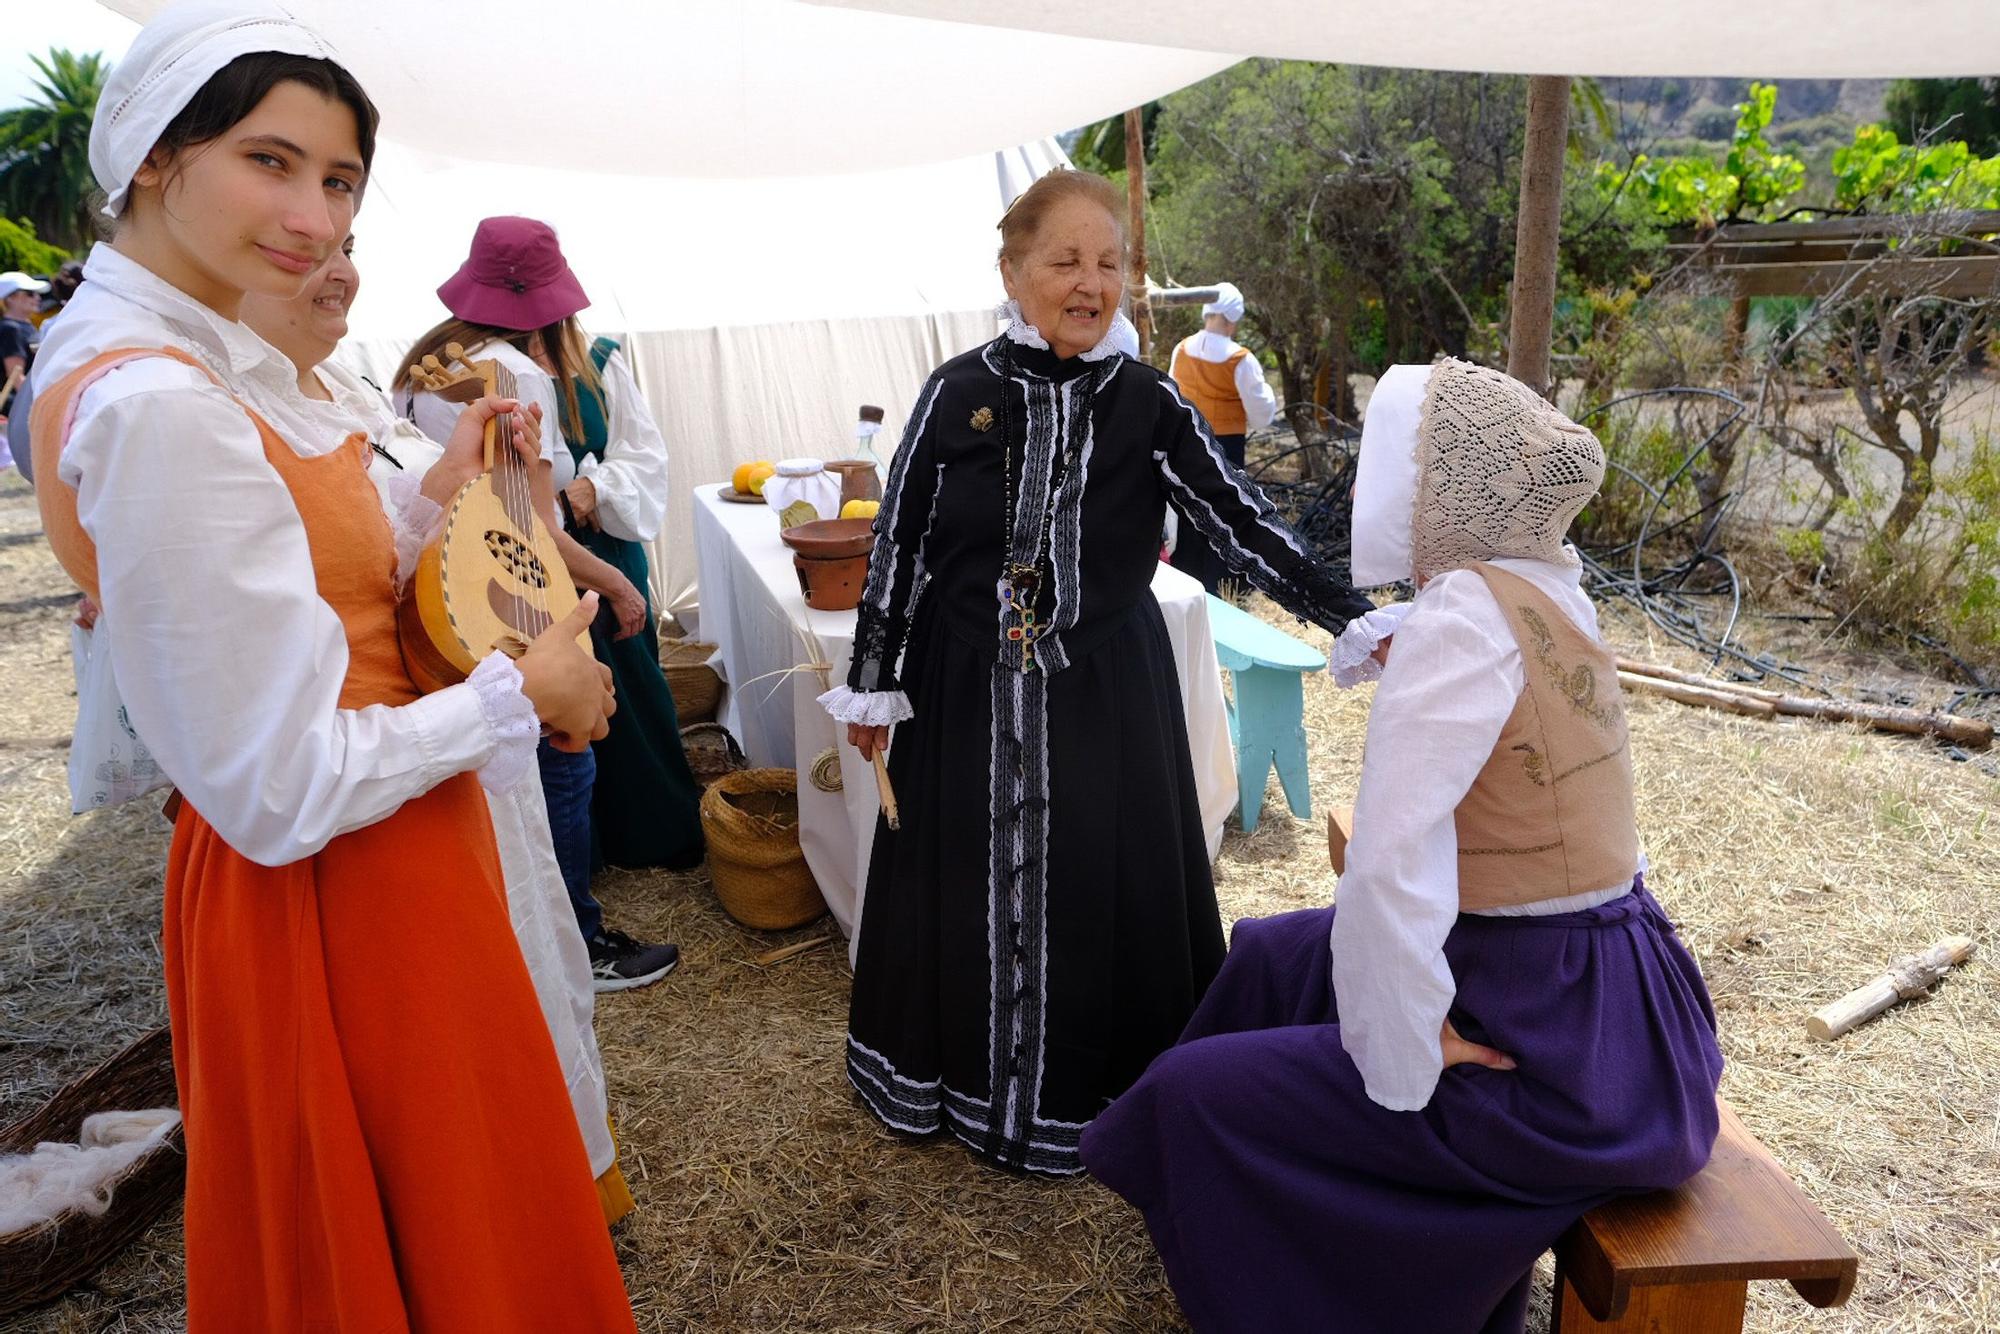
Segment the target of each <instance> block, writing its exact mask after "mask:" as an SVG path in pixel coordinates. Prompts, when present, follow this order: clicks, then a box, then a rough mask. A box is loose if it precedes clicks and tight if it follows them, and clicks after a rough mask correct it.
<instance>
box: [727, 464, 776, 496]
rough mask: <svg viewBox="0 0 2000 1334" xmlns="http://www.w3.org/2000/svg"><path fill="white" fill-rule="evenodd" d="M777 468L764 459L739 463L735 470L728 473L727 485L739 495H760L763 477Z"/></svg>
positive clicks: (762, 490) (762, 488) (761, 493)
mask: <svg viewBox="0 0 2000 1334" xmlns="http://www.w3.org/2000/svg"><path fill="white" fill-rule="evenodd" d="M777 471H778V470H777V469H776V468H775V467H773V466H772V465H771V464H770V463H769V462H768V461H766V460H764V459H757V460H755V461H754V462H750V463H739V464H737V465H736V471H735V472H733V473H731V474H729V485H730V486H731V487H733V488H735V491H736V494H737V495H739V496H761V495H763V494H764V479H765V478H766V477H770V476H771V475H772V474H774V473H776V472H777Z"/></svg>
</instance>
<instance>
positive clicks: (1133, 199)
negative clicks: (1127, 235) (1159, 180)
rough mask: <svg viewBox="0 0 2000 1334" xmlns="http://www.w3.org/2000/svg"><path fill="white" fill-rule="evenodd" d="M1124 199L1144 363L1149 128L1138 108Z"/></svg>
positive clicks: (1131, 119)
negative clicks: (1147, 143)
mask: <svg viewBox="0 0 2000 1334" xmlns="http://www.w3.org/2000/svg"><path fill="white" fill-rule="evenodd" d="M1125 197H1126V206H1127V208H1128V210H1129V211H1130V214H1131V231H1132V276H1131V279H1130V281H1131V284H1132V324H1133V326H1134V327H1135V328H1137V329H1138V331H1139V357H1140V359H1141V360H1144V359H1145V358H1147V357H1150V356H1151V355H1153V303H1152V302H1151V301H1150V300H1149V299H1148V298H1147V296H1146V127H1145V119H1144V117H1142V116H1141V115H1140V114H1139V108H1137V107H1133V108H1132V109H1131V110H1130V111H1127V112H1126V113H1125Z"/></svg>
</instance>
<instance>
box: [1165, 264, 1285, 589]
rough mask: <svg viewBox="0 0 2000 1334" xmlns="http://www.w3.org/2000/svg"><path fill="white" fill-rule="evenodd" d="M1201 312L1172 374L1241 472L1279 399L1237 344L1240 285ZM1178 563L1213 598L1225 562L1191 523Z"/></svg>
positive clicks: (1223, 288)
mask: <svg viewBox="0 0 2000 1334" xmlns="http://www.w3.org/2000/svg"><path fill="white" fill-rule="evenodd" d="M1201 313H1202V327H1201V331H1200V332H1199V333H1194V334H1190V335H1189V336H1188V337H1187V338H1185V339H1183V340H1182V341H1181V342H1180V343H1179V344H1178V345H1177V346H1176V347H1175V348H1174V359H1173V362H1172V364H1171V369H1170V370H1169V371H1168V374H1170V375H1171V376H1173V380H1174V383H1175V384H1177V385H1179V386H1180V390H1181V393H1183V394H1185V395H1186V396H1187V398H1188V400H1189V401H1190V402H1192V403H1193V404H1194V405H1195V407H1196V408H1198V409H1200V411H1201V415H1202V416H1203V417H1205V418H1207V419H1208V425H1209V429H1211V430H1212V431H1214V432H1215V443H1216V444H1217V445H1218V446H1220V447H1221V449H1222V453H1223V456H1224V457H1225V458H1226V459H1228V460H1229V462H1230V463H1231V464H1233V465H1235V467H1237V468H1239V469H1240V468H1242V466H1243V439H1244V436H1245V435H1247V434H1248V433H1249V432H1251V431H1254V430H1257V429H1258V428H1259V427H1263V426H1269V425H1270V424H1271V419H1272V418H1273V417H1275V416H1277V415H1278V399H1277V395H1275V394H1273V393H1272V392H1271V386H1270V385H1269V384H1267V383H1266V382H1265V380H1264V367H1263V365H1262V364H1261V363H1260V362H1259V361H1258V360H1257V358H1256V356H1255V355H1254V354H1253V353H1252V352H1251V351H1250V349H1249V348H1247V347H1244V346H1243V345H1242V344H1240V343H1238V342H1237V341H1236V337H1235V335H1236V326H1237V324H1238V323H1239V322H1240V321H1241V320H1242V318H1243V293H1241V292H1239V291H1237V290H1236V285H1235V284H1234V283H1217V284H1216V294H1215V300H1213V301H1211V302H1209V303H1208V304H1207V305H1205V306H1203V307H1202V308H1201ZM1173 564H1174V568H1176V569H1178V570H1182V571H1185V572H1186V573H1188V574H1191V575H1193V576H1194V577H1195V578H1197V579H1199V580H1201V582H1202V586H1203V587H1204V588H1206V589H1208V591H1209V592H1211V593H1213V592H1214V591H1215V586H1216V584H1217V582H1218V581H1220V579H1221V578H1222V574H1223V564H1222V559H1221V557H1219V556H1217V555H1216V554H1215V551H1214V549H1213V548H1212V547H1210V546H1209V544H1208V542H1207V541H1206V540H1205V539H1204V538H1203V537H1202V536H1201V534H1200V533H1198V532H1196V531H1195V529H1194V525H1193V524H1189V523H1182V524H1181V526H1180V538H1179V541H1178V542H1177V543H1176V544H1175V546H1174V554H1173Z"/></svg>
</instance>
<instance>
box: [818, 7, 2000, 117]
mask: <svg viewBox="0 0 2000 1334" xmlns="http://www.w3.org/2000/svg"><path fill="white" fill-rule="evenodd" d="M811 3H814V4H819V5H825V6H829V7H838V8H843V9H847V10H850V11H856V10H867V11H870V12H876V13H883V14H896V15H903V16H908V17H920V18H931V19H951V20H955V21H958V22H962V23H967V24H983V25H992V26H993V27H994V28H996V29H1002V30H1009V31H1014V32H1035V33H1043V34H1052V35H1054V34H1060V35H1063V36H1068V37H1077V38H1093V39H1102V38H1131V37H1138V38H1143V39H1144V40H1145V41H1147V42H1153V43H1158V44H1160V45H1163V46H1177V47H1183V48H1185V49H1187V50H1189V51H1213V50H1216V49H1218V48H1220V49H1223V50H1228V51H1234V52H1236V53H1237V54H1238V55H1244V56H1274V57H1279V58H1284V59H1292V60H1326V61H1337V62H1341V63H1346V64H1358V65H1400V66H1407V67H1410V68H1415V69H1444V70H1483V71H1487V72H1492V73H1510V74H1591V75H1634V76H1637V75H1675V76H1687V75H1713V76H1719V77H1763V78H1885V77H1890V76H1901V77H1912V78H1914V77H1947V76H1959V75H1976V74H1993V73H1996V72H2000V3H1996V0H1751V2H1748V3H1746V0H1671V2H1670V3H1665V4H1660V3H1653V4H1638V3H1633V2H1632V0H1507V3H1493V0H1401V2H1400V3H1398V4H1394V5H1383V4H1380V3H1377V0H1251V2H1250V3H1239V4H1234V5H1227V6H1221V7H1218V6H1217V5H1216V4H1214V3H1213V0H1130V2H1129V3H1125V4H1097V5H1082V4H1077V3H1076V0H811ZM1135 105H1136V104H1135Z"/></svg>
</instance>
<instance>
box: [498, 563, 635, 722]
mask: <svg viewBox="0 0 2000 1334" xmlns="http://www.w3.org/2000/svg"><path fill="white" fill-rule="evenodd" d="M596 615H597V594H595V593H585V594H584V595H583V597H582V598H580V599H579V600H578V601H577V604H576V606H575V607H573V608H572V609H571V610H570V612H569V614H568V615H567V616H564V617H563V618H562V619H561V620H559V621H557V622H555V624H553V625H551V626H550V627H549V628H548V629H546V630H544V631H542V632H541V633H540V634H539V635H536V636H535V638H534V641H533V642H532V643H530V644H529V645H528V651H527V652H526V653H523V654H522V655H521V656H520V657H519V658H518V659H516V660H515V664H514V665H515V666H517V667H519V668H520V669H521V693H522V694H524V695H526V696H527V697H528V702H529V703H530V704H533V705H534V706H535V716H536V717H538V718H540V719H541V720H542V723H543V725H544V726H546V727H547V728H548V729H549V744H551V745H553V746H554V747H555V748H556V749H557V750H566V751H570V752H572V753H574V754H581V753H582V752H583V751H584V750H586V749H587V748H588V747H589V746H590V743H591V742H593V741H598V740H602V739H603V737H604V736H605V734H606V733H608V732H609V731H610V730H611V722H610V719H611V715H612V714H613V713H615V712H617V709H618V703H617V700H616V699H615V698H614V697H613V695H612V691H611V669H610V668H609V667H606V666H605V665H604V664H603V663H601V662H599V661H598V660H597V659H596V658H593V657H592V656H590V654H588V653H586V652H584V651H583V649H582V648H581V647H579V646H578V644H577V637H578V636H579V635H584V634H588V633H589V632H590V622H591V619H592V618H593V617H595V616H596Z"/></svg>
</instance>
